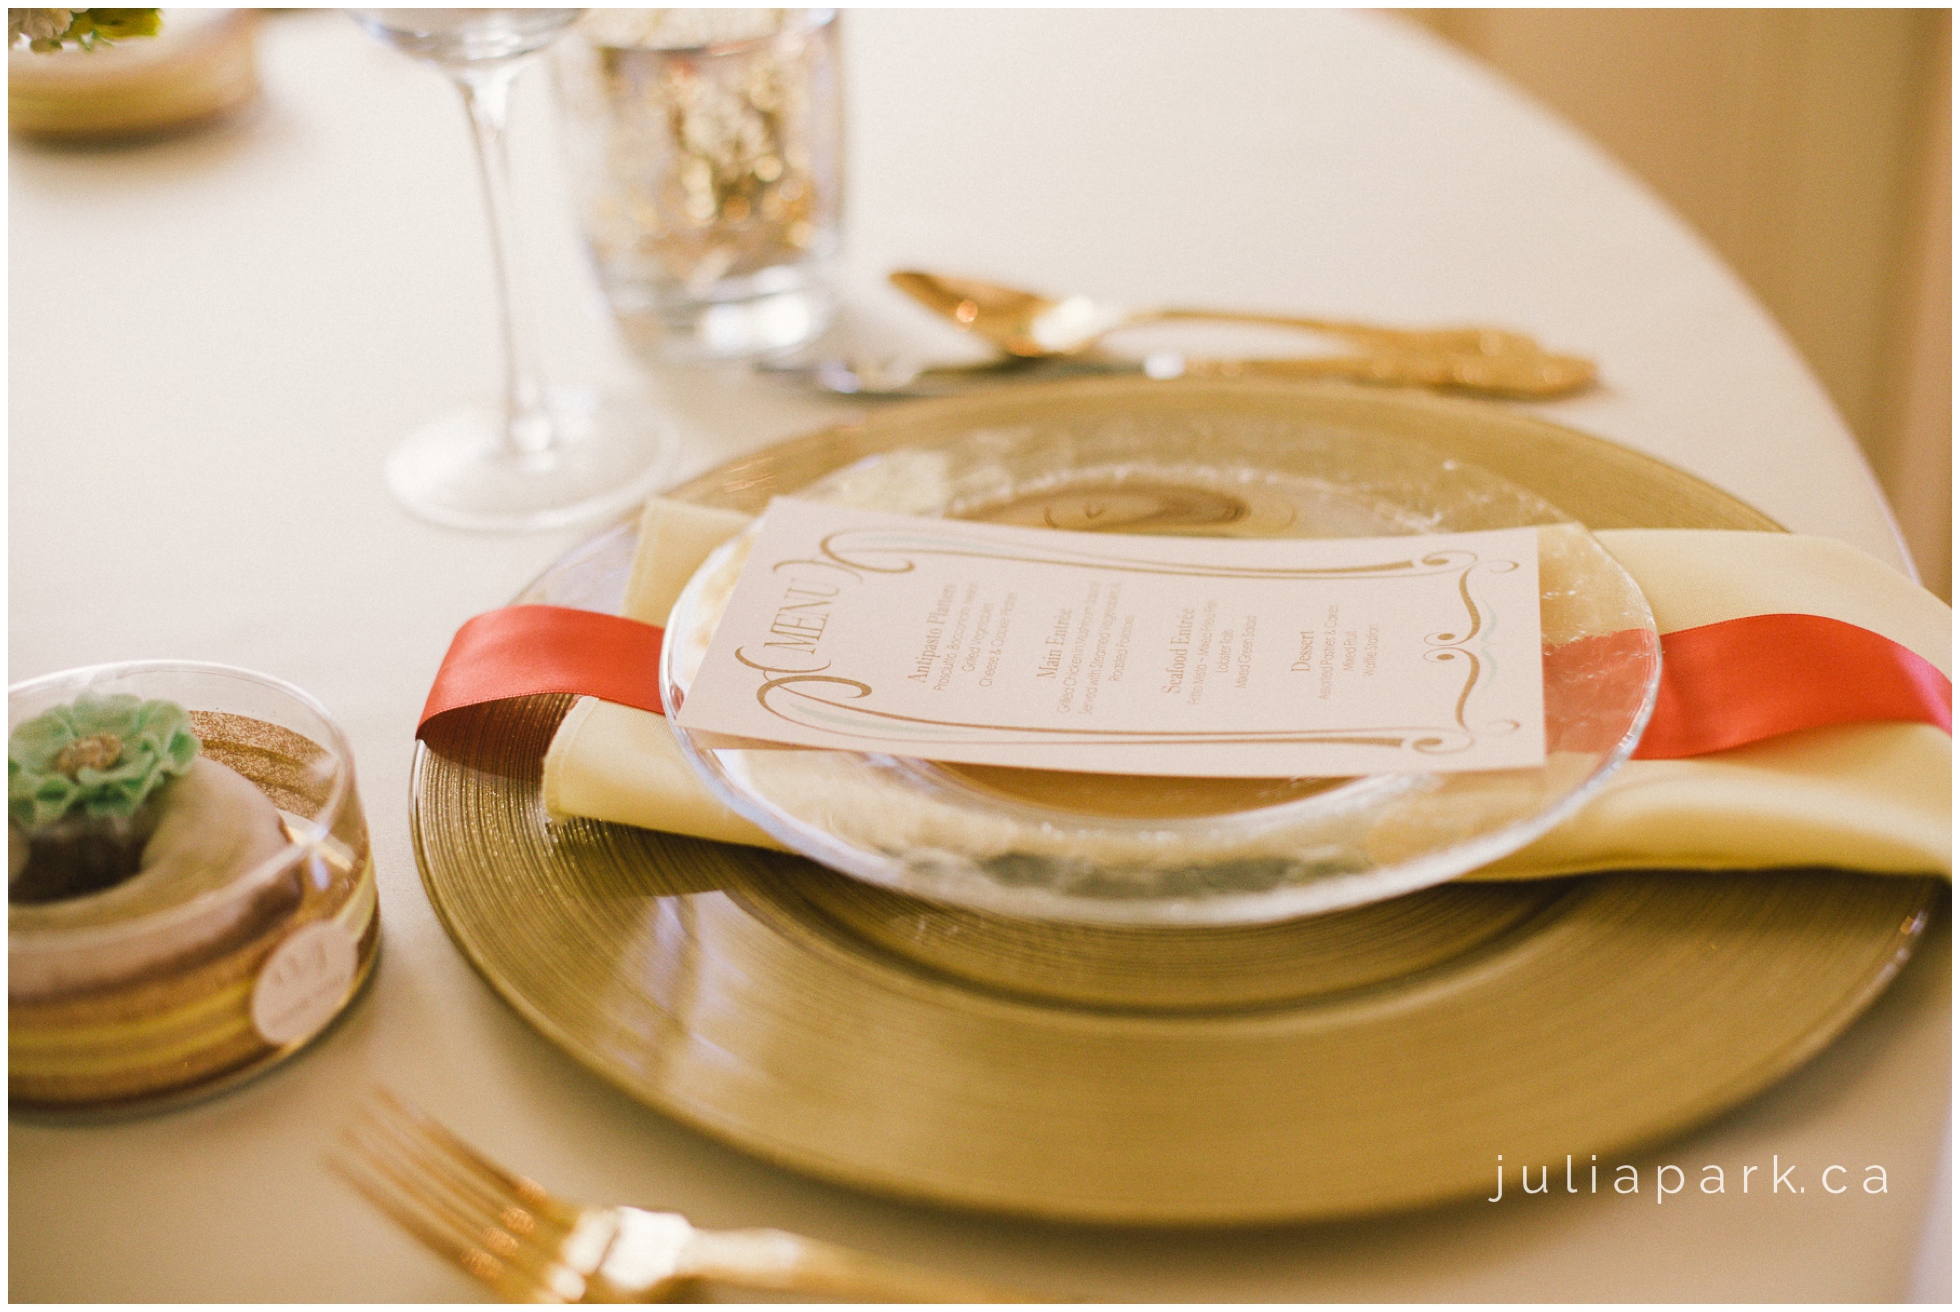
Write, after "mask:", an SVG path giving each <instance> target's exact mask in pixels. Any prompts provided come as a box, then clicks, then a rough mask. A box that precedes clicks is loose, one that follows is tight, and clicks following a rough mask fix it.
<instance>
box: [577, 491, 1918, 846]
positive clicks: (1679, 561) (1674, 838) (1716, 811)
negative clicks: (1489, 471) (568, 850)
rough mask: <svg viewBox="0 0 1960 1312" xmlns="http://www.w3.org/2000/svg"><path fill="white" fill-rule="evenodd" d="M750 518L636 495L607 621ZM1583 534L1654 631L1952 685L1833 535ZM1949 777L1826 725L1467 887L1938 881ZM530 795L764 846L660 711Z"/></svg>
mask: <svg viewBox="0 0 1960 1312" xmlns="http://www.w3.org/2000/svg"><path fill="white" fill-rule="evenodd" d="M748 523H749V517H748V516H745V515H739V514H735V513H733V512H730V511H725V510H710V509H705V508H702V507H699V506H691V505H686V504H683V503H680V502H673V501H667V500H663V499H660V498H656V499H654V500H653V501H651V502H649V503H648V505H647V508H646V511H645V514H644V516H643V518H642V520H641V525H640V543H639V549H638V554H637V555H636V557H635V559H634V564H633V570H632V575H631V578H630V580H629V582H628V585H627V594H626V603H625V607H624V611H623V613H624V614H625V615H626V616H627V617H629V618H631V619H636V620H641V621H644V622H646V623H649V624H659V625H664V624H665V623H666V621H667V615H668V612H669V611H670V610H671V609H672V608H673V605H674V602H675V600H676V599H677V598H678V597H679V595H680V592H681V589H682V587H683V586H684V585H685V584H686V583H687V581H688V579H689V577H690V576H692V575H693V573H694V571H695V569H696V568H697V567H698V566H699V565H700V564H701V562H702V561H703V560H704V559H706V558H707V556H708V554H709V553H710V552H712V551H713V550H714V549H715V548H716V547H717V546H719V545H720V544H721V543H722V542H724V541H726V540H727V539H728V538H730V537H733V536H734V535H735V534H736V533H738V532H740V531H741V530H742V528H743V527H744V526H746V525H747V524H748ZM1595 536H1596V537H1597V538H1598V539H1599V541H1600V543H1601V544H1602V545H1604V546H1605V548H1606V549H1607V550H1608V551H1609V552H1611V553H1612V554H1613V555H1614V556H1615V557H1616V558H1617V559H1618V560H1619V561H1620V563H1621V564H1623V565H1625V566H1626V568H1627V571H1628V572H1629V573H1630V574H1632V575H1633V577H1634V579H1635V580H1636V581H1637V582H1638V583H1639V584H1640V586H1641V589H1642V590H1643V591H1644V592H1645V593H1646V594H1647V599H1648V603H1649V604H1650V605H1651V606H1652V607H1653V611H1654V618H1655V620H1656V621H1657V623H1658V626H1659V629H1660V631H1661V632H1662V633H1663V634H1668V633H1673V632H1676V631H1679V630H1685V629H1691V628H1696V627H1699V626H1701V625H1705V624H1715V623H1720V622H1722V621H1725V620H1733V619H1737V618H1740V617H1744V616H1752V615H1772V614H1807V615H1821V616H1825V617H1828V618H1830V619H1836V620H1841V621H1844V622H1845V623H1848V624H1854V625H1857V626H1859V627H1861V628H1864V629H1869V630H1871V631H1872V632H1875V633H1877V634H1880V635H1882V636H1883V637H1885V638H1889V639H1891V640H1892V641H1894V642H1897V643H1899V644H1901V645H1902V646H1904V647H1906V648H1907V649H1909V650H1911V651H1913V652H1916V653H1918V655H1920V656H1921V657H1923V658H1924V659H1925V660H1926V661H1928V662H1930V663H1931V664H1932V665H1933V666H1935V667H1936V668H1937V669H1938V670H1939V671H1940V673H1941V674H1943V675H1945V676H1946V677H1947V678H1948V679H1951V678H1952V672H1953V671H1952V612H1951V611H1950V610H1949V609H1948V608H1947V607H1946V606H1945V605H1944V604H1942V603H1941V602H1940V601H1939V599H1938V598H1936V597H1934V596H1933V595H1932V594H1931V593H1929V592H1927V591H1925V590H1924V589H1923V588H1920V587H1918V586H1917V585H1916V584H1914V583H1912V582H1911V581H1910V580H1909V579H1907V578H1905V577H1904V576H1903V575H1901V574H1899V573H1898V572H1896V571H1895V570H1893V569H1891V568H1889V567H1888V566H1886V565H1884V564H1882V563H1881V562H1879V561H1877V560H1874V559H1873V558H1872V557H1870V556H1867V555H1865V554H1864V553H1863V552H1860V551H1858V550H1856V549H1855V548H1852V547H1849V546H1846V545H1845V544H1843V543H1840V542H1837V541H1834V540H1832V539H1827V538H1815V537H1804V536H1799V535H1795V534H1786V533H1756V532H1734V531H1722V530H1696V529H1608V530H1602V531H1600V532H1598V533H1596V534H1595ZM1952 769H1953V752H1952V739H1951V738H1950V737H1949V736H1948V735H1947V734H1946V733H1945V732H1942V731H1941V730H1940V729H1939V728H1937V727H1935V726H1933V725H1929V724H1909V723H1880V724H1840V725H1827V726H1824V727H1820V728H1812V729H1803V730H1798V731H1796V732H1793V733H1786V734H1781V735H1779V736H1777V737H1774V738H1768V739H1765V740H1763V741H1760V742H1754V743H1750V744H1747V745H1745V746H1742V747H1735V748H1730V749H1728V750H1726V751H1721V752H1714V753H1710V754H1708V755H1704V756H1696V757H1692V758H1688V759H1680V760H1633V761H1628V762H1627V763H1626V764H1624V765H1622V766H1621V767H1620V769H1619V770H1618V771H1617V772H1616V773H1615V774H1614V775H1613V776H1612V777H1611V778H1610V779H1609V780H1608V781H1607V782H1606V784H1605V786H1604V787H1603V788H1602V789H1601V790H1600V791H1599V792H1598V793H1596V794H1594V796H1593V797H1592V798H1591V799H1590V800H1589V801H1588V802H1587V803H1586V805H1585V806H1584V807H1583V808H1582V809H1581V810H1580V811H1579V812H1578V813H1577V814H1576V815H1574V816H1573V817H1572V818H1570V819H1568V820H1567V821H1565V822H1564V823H1563V824H1561V825H1559V826H1558V827H1557V828H1556V829H1554V830H1553V831H1552V832H1550V833H1548V834H1546V835H1545V836H1544V837H1542V838H1540V839H1538V840H1537V841H1536V842H1534V843H1532V844H1531V845H1529V846H1528V847H1525V848H1523V849H1522V850H1520V851H1518V852H1516V853H1513V854H1512V855H1511V856H1508V857H1506V858H1504V859H1503V860H1501V861H1498V862H1496V863H1494V864H1492V865H1488V866H1485V867H1483V868H1482V869H1480V870H1476V871H1473V872H1472V873H1470V874H1468V875H1466V876H1464V878H1467V879H1526V878H1536V877H1544V876H1552V875H1566V874H1577V873H1581V872H1585V871H1594V870H1622V869H1637V868H1643V867H1655V868H1691V869H1710V870H1719V869H1754V868H1767V867H1774V866H1809V865H1825V866H1837V867H1842V868H1844V869H1850V870H1863V871H1871V872H1875V873H1898V874H1931V873H1944V874H1946V875H1948V876H1949V877H1950V876H1951V874H1952V808H1951V796H1952ZM544 797H545V805H546V806H547V807H548V808H549V809H550V810H551V811H552V812H553V813H554V814H558V815H578V816H589V817H591V818H593V819H598V820H610V821H616V822H619V823H622V824H630V825H639V826H642V827H644V828H648V829H662V830H668V831H671V832H674V833H682V834H692V835H695V836H697V837H701V838H713V839H720V840H722V841H725V842H732V843H749V844H754V845H757V846H764V847H780V846H781V845H780V844H778V843H777V842H776V841H775V840H774V839H772V838H771V837H769V836H768V835H767V834H765V833H763V832H762V831H761V830H760V829H757V828H756V827H755V826H754V825H752V824H750V823H749V822H748V821H747V820H744V819H743V818H742V817H740V816H738V815H736V814H735V813H734V812H733V811H731V810H729V809H728V808H727V807H726V806H724V805H723V804H722V803H721V802H719V801H717V800H716V799H715V798H714V797H713V796H711V795H710V794H709V793H708V792H707V790H706V789H705V788H704V787H703V786H702V785H701V784H700V783H699V781H697V780H696V778H695V776H694V773H693V771H692V770H691V769H689V767H688V765H687V762H686V761H685V760H684V759H683V757H682V756H681V752H680V748H679V746H678V744H677V743H676V742H675V740H674V735H673V731H672V730H671V729H670V728H669V726H668V723H667V721H666V719H665V718H664V717H662V716H660V715H656V714H654V713H653V712H650V711H643V710H636V709H633V708H631V707H626V706H620V705H616V704H614V703H611V702H605V701H600V700H599V699H597V698H594V697H582V698H580V699H579V701H578V702H577V703H576V704H575V705H574V706H573V708H572V711H571V713H570V714H569V715H568V716H567V717H566V718H565V721H564V723H563V724H562V725H561V726H560V728H559V730H558V733H557V736H556V737H555V738H553V740H552V743H551V747H550V750H549V751H548V753H547V754H546V756H545V763H544Z"/></svg>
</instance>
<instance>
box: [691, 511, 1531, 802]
mask: <svg viewBox="0 0 1960 1312" xmlns="http://www.w3.org/2000/svg"><path fill="white" fill-rule="evenodd" d="M1543 701H1544V689H1543V678H1542V673H1541V665H1540V656H1539V624H1538V539H1537V533H1536V530H1534V529H1530V528H1518V529H1501V530H1495V531H1489V532H1476V533H1454V534H1446V535H1437V536H1420V537H1389V538H1353V539H1308V538H1289V539H1269V540H1259V541H1250V540H1245V539H1222V538H1220V539H1214V538H1182V537H1177V538H1173V537H1125V536H1117V535H1112V534H1101V533H1069V532H1060V531H1056V530H1051V529H1038V528H1020V527H1012V526H1006V525H998V524H980V523H968V522H964V521H959V520H944V519H920V518H914V517H910V516H903V515H891V514H882V513H876V512H870V511H863V510H855V509H850V508H845V507H839V506H832V505H826V504H821V503H817V502H807V501H797V500H791V499H781V500H778V501H776V502H775V503H773V504H772V505H771V507H770V509H769V512H768V514H767V515H766V516H765V517H764V519H763V521H762V523H761V524H760V525H759V526H758V529H757V532H756V536H755V539H754V542H753V545H752V547H751V550H750V553H749V556H748V560H747V563H746V564H745V565H744V566H743V569H742V573H741V577H740V578H739V580H738V581H737V583H736V585H735V589H734V593H733V595H732V596H731V598H730V600H729V603H728V606H727V608H726V610H725V611H724V612H723V615H722V618H721V621H720V623H719V625H718V626H717V628H716V630H715V634H714V638H713V640H712V642H711V643H710V645H709V649H708V653H707V656H706V659H705V660H704V662H703V663H702V666H701V668H700V671H699V673H698V674H697V676H696V678H695V680H694V682H693V684H692V686H691V687H690V688H689V689H688V691H687V695H686V698H685V702H684V704H683V706H682V707H681V708H680V711H679V714H678V716H677V719H678V722H679V723H680V724H681V725H682V726H683V727H685V728H686V729H688V730H690V731H693V732H697V733H703V734H711V735H720V736H728V737H734V738H744V739H754V740H762V741H764V742H773V743H778V744H787V745H798V746H807V747H829V748H837V749H841V750H847V751H860V752H888V753H892V754H896V755H903V756H914V757H924V758H927V759H931V760H940V761H959V762H966V763H969V764H980V765H1005V766H1024V767H1032V768H1039V769H1048V770H1082V771H1095V772H1099V773H1111V774H1142V775H1182V776H1227V777H1232V776H1237V777H1275V776H1299V775H1353V774H1373V773H1381V772H1393V771H1431V770H1494V769H1513V768H1521V767H1531V766H1537V765H1541V764H1543V762H1544V757H1545V735H1544V706H1543ZM751 745H752V744H751Z"/></svg>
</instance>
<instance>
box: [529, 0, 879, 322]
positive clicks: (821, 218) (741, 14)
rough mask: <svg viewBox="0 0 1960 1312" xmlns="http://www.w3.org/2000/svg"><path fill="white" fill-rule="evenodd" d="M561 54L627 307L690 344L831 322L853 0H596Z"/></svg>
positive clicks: (571, 112)
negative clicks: (599, 1)
mask: <svg viewBox="0 0 1960 1312" xmlns="http://www.w3.org/2000/svg"><path fill="white" fill-rule="evenodd" d="M553 63H554V71H555V72H556V74H557V79H558V90H559V97H560V100H561V103H562V105H563V107H564V112H565V128H566V154H567V159H568V161H569V166H570V170H571V176H572V185H573V188H574V191H575V195H576V203H577V208H578V211H579V215H580V219H581V222H582V225H583V227H584V230H585V235H586V240H587V242H588V244H589V246H590V249H591V253H592V258H593V262H594V263H595V264H596V265H597V267H598V272H599V280H600V283H601V285H602V286H603V287H604V288H605V291H606V295H607V298H608V299H609V300H610V301H611V303H612V307H613V310H614V312H615V313H616V314H618V315H620V316H621V317H622V318H623V319H625V320H627V321H628V322H629V323H632V322H638V323H641V324H649V323H650V324H651V325H653V326H655V327H657V328H658V329H659V330H660V341H661V349H662V351H663V353H664V354H666V355H668V356H669V357H670V358H674V359H682V360H714V359H736V358H742V357H748V356H755V355H762V354H767V353H769V352H772V351H779V350H784V349H786V348H789V347H792V346H796V345H798V344H800V343H802V342H805V341H808V340H809V339H810V338H812V337H814V336H816V335H817V334H818V333H819V332H821V331H822V330H823V328H824V326H825V324H826V323H827V322H828V321H829V318H830V315H831V312H832V309H833V300H832V293H831V289H830V285H829V281H830V276H831V273H832V265H833V262H834V260H835V257H836V255H837V251H838V245H839V226H840V219H841V215H842V200H843V197H842V184H843V121H842V104H841V96H840V94H839V83H838V52H837V23H836V11H835V10H833V9H740V10H703V9H646V10H593V11H591V12H589V13H588V14H587V16H586V17H585V18H584V19H583V20H581V22H580V23H579V25H578V27H577V28H575V29H574V30H573V32H572V33H571V34H570V36H569V37H568V38H567V39H566V40H565V41H563V42H561V43H560V44H559V46H558V48H557V50H556V51H555V52H554V55H553Z"/></svg>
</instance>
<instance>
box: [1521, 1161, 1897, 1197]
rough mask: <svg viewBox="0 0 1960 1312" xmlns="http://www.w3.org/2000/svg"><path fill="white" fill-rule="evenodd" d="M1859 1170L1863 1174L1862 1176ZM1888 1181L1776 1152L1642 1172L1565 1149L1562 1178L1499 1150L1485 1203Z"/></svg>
mask: <svg viewBox="0 0 1960 1312" xmlns="http://www.w3.org/2000/svg"><path fill="white" fill-rule="evenodd" d="M1697 1169H1699V1171H1700V1173H1701V1176H1700V1179H1699V1180H1696V1179H1693V1178H1692V1177H1691V1174H1690V1173H1691V1172H1693V1171H1695V1170H1697ZM1601 1171H1605V1172H1606V1175H1605V1177H1604V1178H1603V1179H1602V1177H1601V1175H1600V1172H1601ZM1534 1172H1535V1178H1534ZM1860 1172H1862V1179H1861V1178H1860ZM1888 1185H1889V1182H1888V1180H1887V1178H1886V1174H1885V1168H1884V1167H1883V1166H1870V1165H1868V1166H1864V1167H1849V1166H1843V1165H1839V1164H1838V1163H1835V1162H1834V1163H1832V1164H1831V1165H1829V1166H1826V1167H1825V1168H1824V1169H1823V1170H1821V1171H1815V1172H1806V1171H1803V1170H1801V1169H1800V1168H1799V1166H1798V1164H1797V1163H1796V1162H1791V1163H1789V1164H1788V1165H1785V1164H1784V1162H1783V1159H1782V1158H1781V1157H1780V1156H1778V1155H1776V1154H1771V1155H1770V1159H1769V1165H1768V1166H1767V1167H1765V1166H1763V1165H1762V1164H1761V1163H1752V1164H1748V1165H1744V1166H1742V1167H1740V1168H1736V1169H1729V1170H1725V1169H1724V1168H1722V1167H1721V1166H1717V1165H1713V1164H1710V1165H1708V1166H1703V1167H1700V1168H1695V1167H1682V1166H1676V1165H1675V1164H1673V1163H1672V1162H1669V1163H1667V1164H1666V1165H1663V1166H1656V1167H1653V1168H1651V1169H1650V1170H1649V1172H1648V1173H1647V1174H1646V1175H1644V1176H1643V1175H1642V1173H1641V1170H1640V1168H1639V1167H1637V1166H1629V1165H1626V1164H1624V1163H1622V1164H1620V1165H1617V1166H1605V1167H1602V1166H1601V1165H1600V1164H1599V1154H1597V1153H1593V1154H1591V1158H1590V1160H1589V1161H1585V1162H1575V1161H1574V1159H1573V1157H1572V1155H1571V1154H1570V1153H1567V1154H1566V1157H1565V1171H1564V1178H1563V1179H1560V1175H1559V1168H1558V1167H1557V1166H1556V1165H1550V1164H1540V1163H1531V1164H1528V1165H1525V1164H1521V1165H1514V1166H1507V1165H1506V1164H1505V1162H1504V1154H1503V1153H1499V1154H1497V1192H1496V1193H1494V1194H1492V1195H1491V1196H1490V1197H1488V1198H1486V1199H1485V1200H1484V1201H1485V1202H1487V1203H1498V1202H1502V1201H1504V1200H1505V1199H1506V1198H1516V1197H1518V1196H1519V1195H1520V1194H1525V1195H1547V1194H1558V1193H1567V1194H1597V1193H1616V1194H1621V1195H1625V1196H1628V1197H1640V1196H1642V1195H1643V1194H1651V1195H1652V1196H1653V1199H1654V1201H1655V1202H1656V1203H1665V1202H1666V1201H1667V1200H1668V1199H1669V1198H1672V1197H1673V1196H1674V1195H1676V1194H1679V1193H1693V1192H1700V1193H1703V1194H1708V1195H1728V1194H1773V1195H1783V1194H1787V1195H1791V1196H1795V1195H1797V1194H1806V1193H1809V1192H1811V1190H1812V1188H1813V1186H1814V1187H1815V1188H1816V1189H1817V1190H1820V1191H1822V1192H1823V1193H1826V1194H1831V1195H1837V1194H1855V1193H1864V1194H1882V1193H1886V1192H1888ZM1602 1186H1603V1187H1602Z"/></svg>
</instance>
